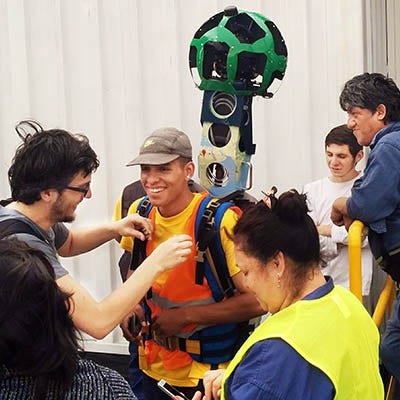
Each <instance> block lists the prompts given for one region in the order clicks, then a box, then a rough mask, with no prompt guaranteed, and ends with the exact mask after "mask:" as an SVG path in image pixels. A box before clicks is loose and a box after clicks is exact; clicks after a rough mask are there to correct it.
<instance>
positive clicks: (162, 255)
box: [146, 235, 193, 272]
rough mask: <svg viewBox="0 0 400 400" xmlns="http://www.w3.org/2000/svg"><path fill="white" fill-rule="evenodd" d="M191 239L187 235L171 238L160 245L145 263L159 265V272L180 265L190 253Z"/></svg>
mask: <svg viewBox="0 0 400 400" xmlns="http://www.w3.org/2000/svg"><path fill="white" fill-rule="evenodd" d="M192 246H193V242H192V238H191V237H190V236H189V235H176V236H172V237H171V238H169V239H168V240H166V241H165V242H163V243H161V244H160V245H159V246H158V247H157V248H156V249H155V250H154V251H153V252H152V253H151V254H150V256H149V257H147V259H146V262H149V263H150V264H155V265H159V266H160V267H161V272H164V271H167V270H169V269H171V268H174V267H176V266H177V265H179V264H182V263H183V262H184V261H186V259H187V258H188V257H189V255H190V254H191V253H192Z"/></svg>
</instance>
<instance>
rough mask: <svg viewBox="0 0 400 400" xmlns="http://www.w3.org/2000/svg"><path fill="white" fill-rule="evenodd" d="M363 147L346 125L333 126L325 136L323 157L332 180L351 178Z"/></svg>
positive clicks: (342, 180)
mask: <svg viewBox="0 0 400 400" xmlns="http://www.w3.org/2000/svg"><path fill="white" fill-rule="evenodd" d="M363 155H364V153H363V148H362V146H360V145H359V144H358V142H357V138H356V137H355V136H354V134H353V131H352V130H351V129H349V128H347V126H346V125H340V126H337V127H335V128H333V129H332V130H331V131H330V132H329V133H328V134H327V135H326V138H325V159H326V163H327V165H328V168H329V169H330V171H331V173H332V180H333V181H334V182H346V181H348V180H350V179H353V178H354V176H355V173H356V169H355V167H356V164H357V163H358V162H359V161H360V160H361V159H362V158H363Z"/></svg>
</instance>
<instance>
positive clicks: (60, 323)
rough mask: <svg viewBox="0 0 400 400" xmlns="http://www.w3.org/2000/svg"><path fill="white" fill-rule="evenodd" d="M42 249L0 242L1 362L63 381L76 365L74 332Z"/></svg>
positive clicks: (65, 297) (66, 298) (17, 370)
mask: <svg viewBox="0 0 400 400" xmlns="http://www.w3.org/2000/svg"><path fill="white" fill-rule="evenodd" d="M69 309H70V296H69V295H67V294H65V293H64V292H62V291H61V290H60V289H59V288H58V286H57V284H56V282H55V278H54V271H53V269H52V267H51V265H50V263H49V261H48V260H47V258H46V257H45V256H44V254H43V253H42V252H40V251H39V250H35V249H32V248H30V247H28V246H27V245H26V244H25V243H23V242H20V241H18V240H16V239H3V240H1V241H0V364H1V365H5V366H6V367H7V368H8V369H9V370H12V371H14V372H15V373H17V374H18V375H23V376H34V377H39V378H41V379H42V380H44V381H46V380H48V379H56V380H59V381H60V382H64V383H65V384H66V385H68V384H70V383H71V381H72V377H73V374H74V372H75V370H76V366H77V356H78V339H77V332H76V330H75V328H74V325H73V322H72V320H71V317H70V315H69Z"/></svg>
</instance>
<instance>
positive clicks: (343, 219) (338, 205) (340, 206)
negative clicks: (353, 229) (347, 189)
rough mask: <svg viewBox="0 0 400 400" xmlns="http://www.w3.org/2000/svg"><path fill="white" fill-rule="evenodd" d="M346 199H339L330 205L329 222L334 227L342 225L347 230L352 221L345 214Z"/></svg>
mask: <svg viewBox="0 0 400 400" xmlns="http://www.w3.org/2000/svg"><path fill="white" fill-rule="evenodd" d="M347 199H348V198H347V197H339V198H338V199H336V200H335V201H334V202H333V204H332V210H331V220H332V222H333V223H334V224H335V225H338V226H342V225H344V226H345V227H346V229H347V230H348V229H349V227H350V225H351V223H352V222H353V219H352V218H350V217H349V215H348V213H347Z"/></svg>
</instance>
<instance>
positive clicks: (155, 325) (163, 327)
mask: <svg viewBox="0 0 400 400" xmlns="http://www.w3.org/2000/svg"><path fill="white" fill-rule="evenodd" d="M184 312H185V309H184V308H170V309H164V310H162V311H161V313H160V314H159V315H157V317H155V318H154V319H153V322H152V324H151V329H153V330H154V331H155V332H156V334H157V336H161V337H167V336H174V335H176V334H177V333H179V332H182V330H183V328H184V327H185V326H186V325H187V322H186V318H185V316H184Z"/></svg>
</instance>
